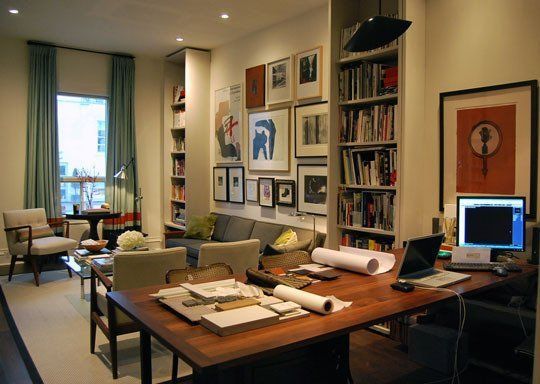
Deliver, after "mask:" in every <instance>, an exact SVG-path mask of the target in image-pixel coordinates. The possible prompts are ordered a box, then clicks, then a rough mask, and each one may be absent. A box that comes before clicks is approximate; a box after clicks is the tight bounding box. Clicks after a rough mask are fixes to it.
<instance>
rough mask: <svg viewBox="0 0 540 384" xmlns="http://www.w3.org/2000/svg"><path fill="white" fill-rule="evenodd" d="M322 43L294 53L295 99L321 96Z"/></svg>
mask: <svg viewBox="0 0 540 384" xmlns="http://www.w3.org/2000/svg"><path fill="white" fill-rule="evenodd" d="M322 50H323V47H322V45H320V46H318V47H315V48H313V49H309V50H307V51H303V52H299V53H297V54H296V55H295V61H294V68H295V69H294V72H295V84H296V87H295V88H296V99H297V100H304V99H312V98H319V97H322V78H323V64H322V60H323V55H322Z"/></svg>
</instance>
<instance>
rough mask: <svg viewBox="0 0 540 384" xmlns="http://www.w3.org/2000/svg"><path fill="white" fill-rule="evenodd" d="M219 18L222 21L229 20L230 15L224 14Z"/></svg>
mask: <svg viewBox="0 0 540 384" xmlns="http://www.w3.org/2000/svg"><path fill="white" fill-rule="evenodd" d="M219 17H221V18H222V19H228V18H229V15H228V14H227V13H222V14H221V15H220V16H219Z"/></svg>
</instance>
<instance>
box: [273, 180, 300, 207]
mask: <svg viewBox="0 0 540 384" xmlns="http://www.w3.org/2000/svg"><path fill="white" fill-rule="evenodd" d="M274 185H275V189H276V191H275V193H274V195H275V196H276V205H281V206H284V207H296V182H295V181H294V180H276V181H275V183H274ZM280 185H289V186H290V187H291V195H292V196H291V199H292V203H286V202H283V201H281V200H280V196H279V186H280Z"/></svg>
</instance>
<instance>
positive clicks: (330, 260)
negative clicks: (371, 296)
mask: <svg viewBox="0 0 540 384" xmlns="http://www.w3.org/2000/svg"><path fill="white" fill-rule="evenodd" d="M339 249H340V250H339V251H334V250H331V249H326V248H315V249H314V250H313V253H312V254H311V259H312V260H313V261H315V262H316V263H320V264H325V265H329V266H331V267H336V268H341V269H346V270H348V271H352V272H358V273H364V274H366V275H378V274H380V273H385V272H388V271H389V270H391V269H392V267H393V266H394V264H395V263H396V258H395V256H394V255H393V254H391V253H386V252H376V251H370V250H367V249H359V248H352V247H344V246H340V247H339Z"/></svg>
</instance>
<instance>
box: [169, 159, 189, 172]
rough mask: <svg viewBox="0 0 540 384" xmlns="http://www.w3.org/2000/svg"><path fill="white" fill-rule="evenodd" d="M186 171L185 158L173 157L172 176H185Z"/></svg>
mask: <svg viewBox="0 0 540 384" xmlns="http://www.w3.org/2000/svg"><path fill="white" fill-rule="evenodd" d="M185 172H186V160H185V159H178V158H175V159H173V171H172V174H173V176H185Z"/></svg>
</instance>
